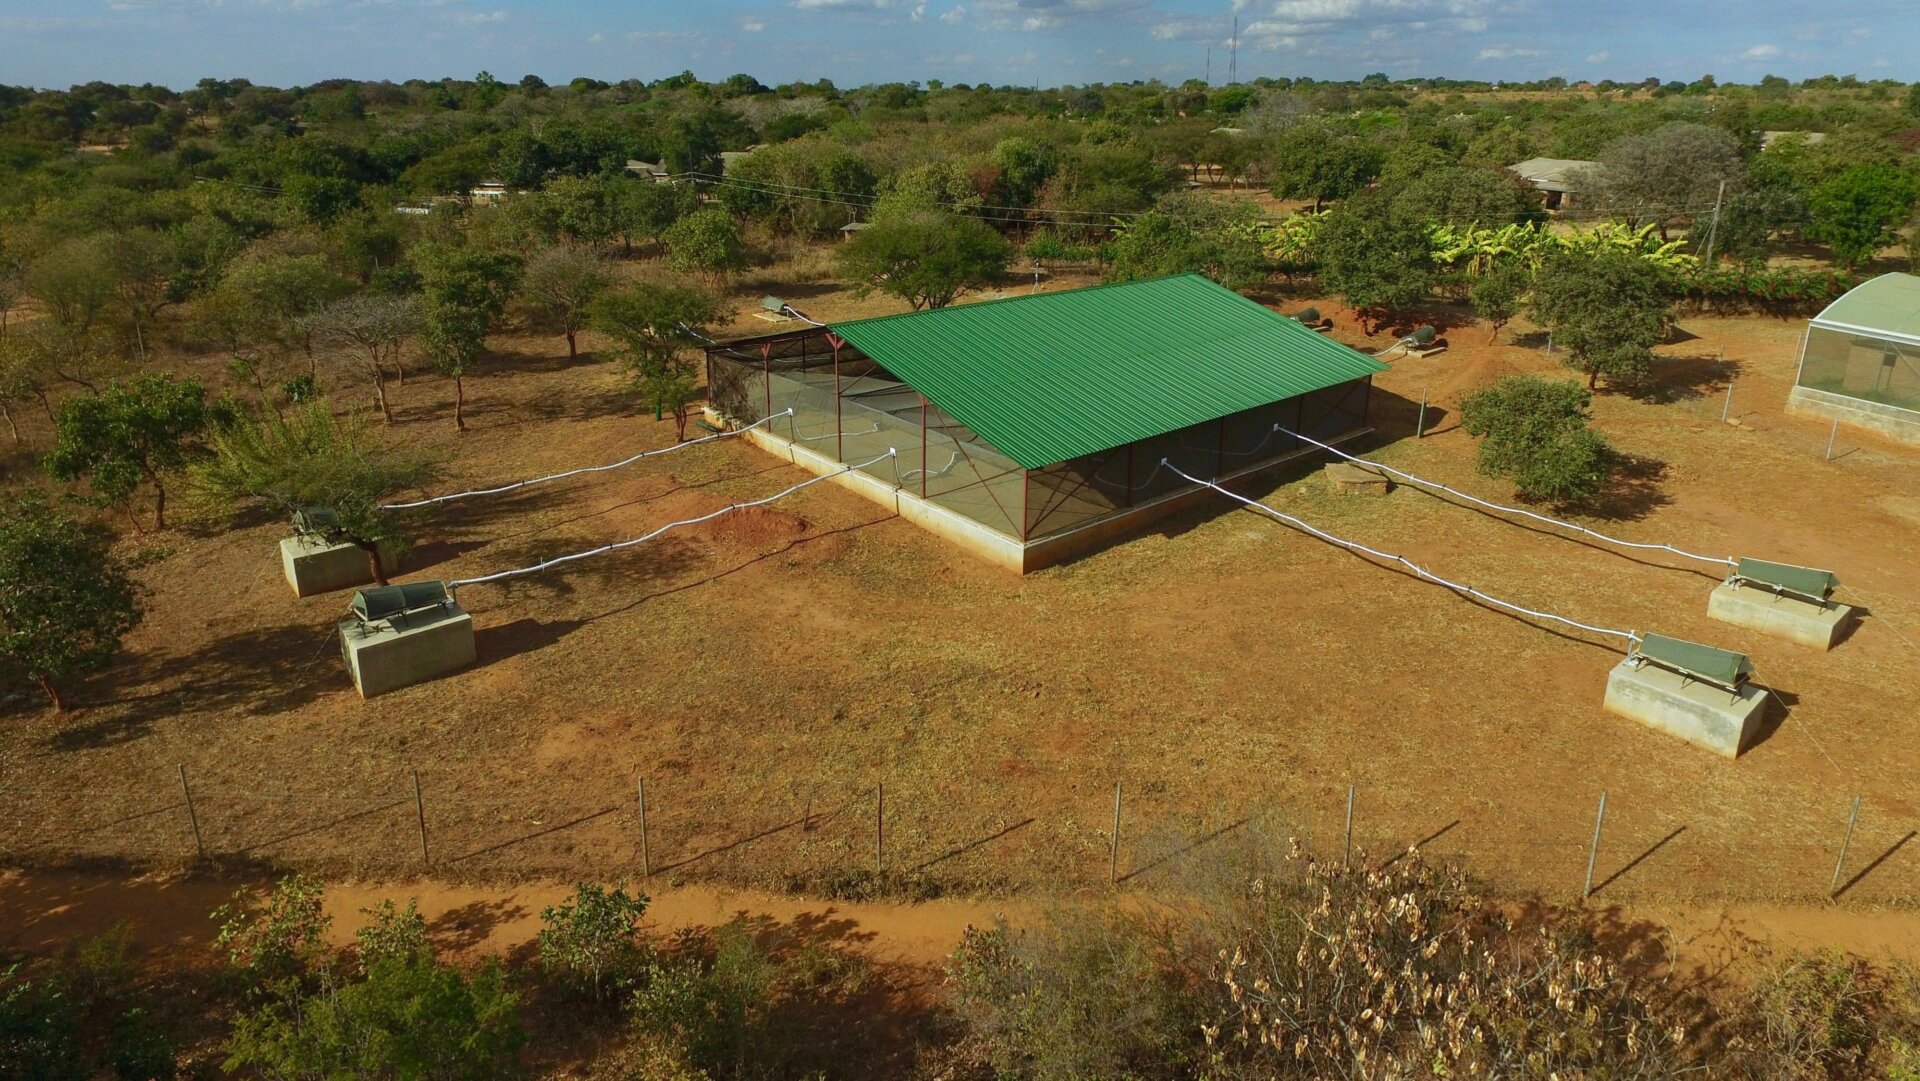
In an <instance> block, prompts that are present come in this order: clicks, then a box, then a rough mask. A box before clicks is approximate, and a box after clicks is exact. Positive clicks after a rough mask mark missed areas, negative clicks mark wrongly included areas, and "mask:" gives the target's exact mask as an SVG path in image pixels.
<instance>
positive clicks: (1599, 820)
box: [1580, 789, 1607, 901]
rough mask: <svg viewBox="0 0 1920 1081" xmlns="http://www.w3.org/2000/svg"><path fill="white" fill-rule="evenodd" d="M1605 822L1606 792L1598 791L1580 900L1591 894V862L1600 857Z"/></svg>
mask: <svg viewBox="0 0 1920 1081" xmlns="http://www.w3.org/2000/svg"><path fill="white" fill-rule="evenodd" d="M1606 823H1607V793H1606V791H1605V790H1604V789H1603V790H1602V791H1601V793H1600V810H1599V811H1597V812H1596V813H1595V814H1594V816H1593V844H1592V846H1591V847H1589V848H1588V849H1587V883H1586V885H1584V886H1582V887H1581V888H1580V899H1581V900H1582V901H1584V900H1586V899H1587V898H1589V897H1591V896H1593V864H1594V861H1596V860H1598V859H1599V858H1600V827H1602V826H1604V825H1606Z"/></svg>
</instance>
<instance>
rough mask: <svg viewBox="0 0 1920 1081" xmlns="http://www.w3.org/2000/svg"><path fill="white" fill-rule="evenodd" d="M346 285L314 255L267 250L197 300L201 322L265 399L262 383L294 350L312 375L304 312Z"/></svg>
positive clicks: (325, 301)
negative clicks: (267, 253)
mask: <svg viewBox="0 0 1920 1081" xmlns="http://www.w3.org/2000/svg"><path fill="white" fill-rule="evenodd" d="M347 289H348V285H347V281H346V279H344V278H342V277H341V276H340V275H338V274H336V273H334V272H333V268H331V267H329V266H328V265H327V263H326V260H325V259H323V258H321V257H320V256H318V255H269V256H265V257H263V258H260V259H251V260H244V261H242V262H239V263H237V264H235V265H234V266H233V267H231V268H230V269H229V270H228V271H227V273H226V275H225V276H224V277H223V278H222V279H221V281H220V284H219V286H218V287H216V288H215V290H214V292H213V295H212V296H209V297H208V298H206V301H205V302H204V303H203V304H201V305H200V324H201V327H202V328H203V329H204V330H206V331H209V332H211V333H212V334H214V335H215V336H216V337H217V338H218V340H219V341H220V343H221V344H222V345H224V346H225V347H226V348H227V350H228V351H229V352H231V353H232V354H233V356H234V359H235V361H236V362H237V367H238V368H239V370H240V371H241V372H242V374H244V375H246V376H247V377H248V378H249V381H250V382H252V383H253V384H254V388H255V389H256V390H257V391H259V392H260V395H261V398H262V400H270V396H269V394H268V388H267V383H268V381H269V379H271V378H272V377H273V376H274V375H275V374H276V373H278V372H280V371H281V370H283V369H284V368H285V367H286V362H287V359H288V357H287V354H289V353H293V352H298V353H299V354H300V355H301V357H302V358H303V359H304V360H305V361H306V368H307V374H308V375H312V376H317V375H318V371H317V369H316V366H315V365H316V362H315V360H314V354H313V334H312V331H311V329H310V327H309V325H308V324H307V322H306V321H305V317H307V316H310V315H312V314H313V313H314V312H317V311H319V310H320V309H321V308H323V307H325V306H326V305H327V304H328V303H330V302H331V301H333V300H335V299H337V298H339V297H341V296H343V295H344V294H345V293H346V292H347Z"/></svg>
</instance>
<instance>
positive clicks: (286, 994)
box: [226, 894, 526, 1081]
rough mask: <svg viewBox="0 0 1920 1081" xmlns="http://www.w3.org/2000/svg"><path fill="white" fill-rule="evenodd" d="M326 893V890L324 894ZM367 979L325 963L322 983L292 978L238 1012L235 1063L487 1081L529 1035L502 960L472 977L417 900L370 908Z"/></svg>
mask: <svg viewBox="0 0 1920 1081" xmlns="http://www.w3.org/2000/svg"><path fill="white" fill-rule="evenodd" d="M316 898H317V894H316ZM370 914H371V915H373V917H374V922H373V925H372V926H371V927H369V928H367V929H366V930H364V931H362V932H361V933H360V935H359V943H360V950H359V956H360V965H359V972H358V977H359V978H358V979H346V980H342V979H341V978H340V977H339V975H338V974H337V973H336V972H335V971H334V970H333V967H332V966H331V965H327V964H323V965H322V966H321V969H320V972H319V982H318V986H317V987H315V988H312V989H311V990H310V989H309V987H308V986H307V985H306V984H305V983H303V982H301V981H299V980H286V981H283V982H281V983H279V984H277V985H274V986H272V987H270V988H268V991H267V993H266V994H264V995H261V996H257V997H256V998H255V1000H254V1004H253V1005H252V1006H251V1007H250V1008H248V1009H245V1010H243V1011H242V1012H241V1013H240V1014H239V1015H238V1016H237V1017H236V1018H235V1019H234V1025H233V1034H232V1037H231V1039H230V1041H229V1043H228V1058H227V1062H226V1068H227V1069H228V1070H241V1069H246V1068H252V1069H255V1070H258V1071H259V1072H260V1073H262V1074H264V1075H266V1076H268V1077H279V1078H322V1077H325V1078H332V1077H356V1078H377V1079H393V1081H426V1079H433V1081H468V1079H472V1081H487V1079H491V1078H495V1077H500V1076H504V1075H506V1074H509V1073H510V1072H511V1071H512V1067H513V1062H514V1056H515V1055H516V1054H517V1052H518V1051H519V1049H520V1047H521V1045H522V1044H523V1043H525V1040H526V1035H525V1032H524V1031H523V1030H522V1029H521V1027H520V1022H519V1018H518V1016H517V1010H518V1005H519V998H518V996H517V995H515V994H514V993H513V991H512V990H511V989H509V988H508V986H507V980H506V974H505V972H504V971H503V970H502V969H501V967H500V964H499V962H498V961H493V960H489V961H487V962H486V963H484V964H482V965H481V966H480V967H479V969H478V970H477V971H475V972H474V973H473V974H472V975H471V976H469V975H467V974H465V973H463V972H461V971H460V970H459V969H456V968H454V967H452V966H451V965H447V964H445V963H443V962H441V961H440V960H439V958H437V957H436V956H435V955H434V952H433V949H432V947H431V946H430V945H429V944H428V941H427V938H426V929H425V926H424V924H423V923H421V921H420V917H419V913H418V911H417V910H416V909H415V908H414V906H413V905H411V904H409V905H408V906H407V908H406V910H404V911H396V910H395V909H394V908H393V906H392V905H391V904H390V903H389V904H385V905H382V906H381V907H380V908H378V909H373V910H370Z"/></svg>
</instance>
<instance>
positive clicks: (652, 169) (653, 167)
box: [627, 158, 673, 184]
mask: <svg viewBox="0 0 1920 1081" xmlns="http://www.w3.org/2000/svg"><path fill="white" fill-rule="evenodd" d="M627 172H629V173H631V174H633V175H634V176H637V177H642V178H647V179H651V180H652V181H653V182H654V183H656V184H665V183H666V182H667V181H668V180H671V179H672V178H673V174H672V173H669V172H667V168H666V166H664V165H659V164H656V163H654V162H651V161H640V160H638V159H635V158H628V159H627Z"/></svg>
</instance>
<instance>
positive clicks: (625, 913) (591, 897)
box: [539, 882, 647, 1002]
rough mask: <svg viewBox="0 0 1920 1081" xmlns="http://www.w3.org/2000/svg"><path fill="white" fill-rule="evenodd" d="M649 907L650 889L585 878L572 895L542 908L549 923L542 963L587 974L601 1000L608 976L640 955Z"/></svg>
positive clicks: (544, 934)
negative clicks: (637, 889)
mask: <svg viewBox="0 0 1920 1081" xmlns="http://www.w3.org/2000/svg"><path fill="white" fill-rule="evenodd" d="M646 911H647V896H646V894H643V893H638V892H635V893H633V894H628V893H627V890H626V887H625V886H624V885H623V886H616V887H614V888H613V889H607V888H606V887H605V886H601V885H598V884H596V883H592V882H581V883H579V884H577V885H575V886H574V889H573V896H572V897H570V898H568V899H567V900H565V901H562V902H561V903H560V904H558V905H553V906H550V907H548V908H546V909H544V910H543V911H542V912H541V913H540V921H541V922H542V923H544V924H546V926H545V927H543V928H541V929H540V936H539V944H540V963H541V964H543V965H545V966H546V967H547V968H548V969H549V970H552V969H563V970H566V971H569V972H571V973H572V974H573V975H575V976H576V977H583V978H584V979H585V980H586V982H587V984H588V986H590V987H591V988H592V990H593V998H594V1001H595V1002H598V1001H600V994H601V984H602V981H603V980H604V979H605V978H606V977H607V976H609V975H613V976H618V975H620V974H622V973H624V972H626V971H627V970H629V969H631V968H632V967H633V965H634V963H635V962H637V961H638V960H639V956H640V950H639V943H638V941H637V936H638V935H639V933H640V917H641V916H643V915H645V914H646Z"/></svg>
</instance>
